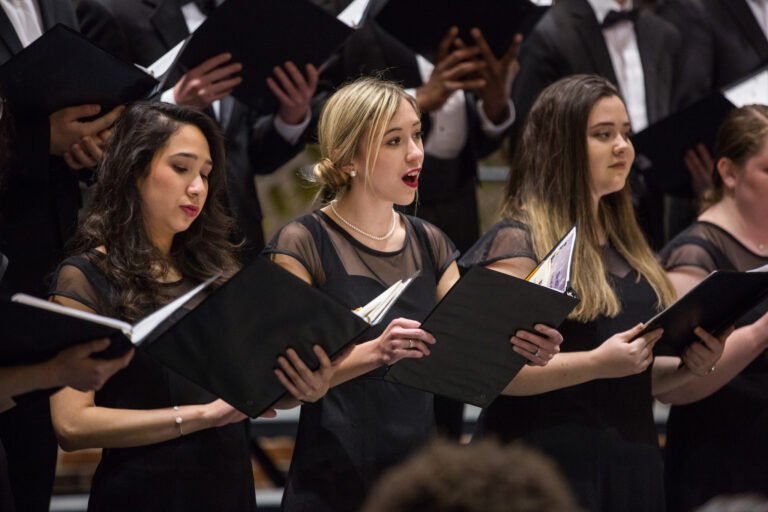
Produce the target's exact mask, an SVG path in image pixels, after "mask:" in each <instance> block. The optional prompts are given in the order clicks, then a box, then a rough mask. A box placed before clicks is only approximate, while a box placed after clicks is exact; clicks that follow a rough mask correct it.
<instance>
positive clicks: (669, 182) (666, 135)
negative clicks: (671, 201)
mask: <svg viewBox="0 0 768 512" xmlns="http://www.w3.org/2000/svg"><path fill="white" fill-rule="evenodd" d="M732 109H733V104H732V103H731V102H730V101H728V100H727V99H726V98H725V96H724V95H723V94H722V93H720V92H714V93H712V94H710V95H709V96H707V97H705V98H703V99H701V100H699V101H697V102H695V103H693V104H691V105H689V106H687V107H685V108H684V109H682V110H680V111H678V112H675V113H674V114H672V115H670V116H668V117H665V118H664V119H662V120H660V121H658V122H656V123H654V124H652V125H650V126H648V127H647V128H645V129H644V130H642V131H640V132H638V133H637V134H636V135H635V136H633V137H632V143H633V144H634V146H635V151H636V152H637V158H636V159H635V162H636V164H637V165H638V167H639V169H640V170H641V172H642V173H643V175H644V176H645V179H646V180H647V181H649V182H650V183H652V184H653V186H654V187H655V188H657V189H658V190H661V191H662V192H665V193H668V194H675V195H682V196H689V195H691V194H692V193H693V190H692V188H691V175H690V173H689V172H688V169H687V167H686V166H685V154H686V153H687V152H688V151H689V150H690V149H693V148H694V147H695V146H696V145H697V144H699V143H701V144H704V145H705V146H706V147H707V148H708V149H709V150H710V152H712V148H714V146H715V138H716V136H717V131H718V129H719V128H720V124H721V123H722V122H723V120H725V116H727V115H728V112H730V111H731V110H732ZM713 157H714V155H713Z"/></svg>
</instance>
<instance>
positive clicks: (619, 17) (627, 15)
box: [603, 9, 637, 28]
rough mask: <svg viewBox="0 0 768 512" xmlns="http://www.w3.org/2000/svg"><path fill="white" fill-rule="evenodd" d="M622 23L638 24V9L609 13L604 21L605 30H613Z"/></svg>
mask: <svg viewBox="0 0 768 512" xmlns="http://www.w3.org/2000/svg"><path fill="white" fill-rule="evenodd" d="M620 21H631V22H632V23H634V22H636V21H637V9H630V10H628V11H608V14H607V15H606V16H605V19H604V20H603V28H611V27H612V26H614V25H615V24H617V23H619V22H620Z"/></svg>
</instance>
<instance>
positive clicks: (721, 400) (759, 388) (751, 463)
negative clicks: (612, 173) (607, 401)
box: [660, 222, 768, 512]
mask: <svg viewBox="0 0 768 512" xmlns="http://www.w3.org/2000/svg"><path fill="white" fill-rule="evenodd" d="M660 257H661V260H662V264H663V265H664V267H665V268H666V269H667V270H674V269H675V268H679V267H698V268H701V269H703V270H705V271H707V272H712V271H714V270H739V271H744V270H749V269H752V268H756V267H759V266H762V265H765V264H766V263H768V257H765V256H759V255H757V254H755V253H753V252H752V251H750V250H749V249H747V248H746V247H744V245H743V244H741V242H739V241H738V240H736V238H734V237H733V236H732V235H731V234H730V233H728V232H727V231H725V230H723V229H722V228H721V227H719V226H717V225H715V224H711V223H709V222H694V223H693V224H692V225H691V226H690V227H689V228H688V229H686V230H685V231H683V232H682V233H680V234H679V235H677V236H676V237H675V238H674V239H673V240H671V241H670V242H669V244H667V246H666V247H665V248H664V250H663V251H662V252H661V254H660ZM766 312H768V301H765V302H763V303H762V304H761V305H759V306H758V307H757V308H755V309H754V310H753V311H751V312H750V313H748V314H747V315H746V316H745V317H744V318H742V319H741V320H739V321H738V322H737V326H745V325H749V324H751V323H753V322H754V321H756V320H757V319H758V318H760V316H762V315H764V314H766ZM767 433H768V354H767V353H766V352H763V353H762V354H761V355H760V356H759V357H757V358H756V359H755V360H754V361H752V363H750V364H749V365H748V366H747V367H746V368H744V369H743V370H742V371H741V373H740V374H739V375H737V376H736V377H734V378H733V379H732V380H731V381H730V382H729V383H728V384H726V385H725V386H723V387H722V388H721V389H720V390H718V391H717V392H716V393H713V394H712V395H710V396H708V397H707V398H704V399H703V400H700V401H698V402H695V403H692V404H688V405H680V406H674V407H672V410H671V411H670V414H669V420H668V421H667V446H666V450H665V457H666V465H665V475H666V484H667V503H668V507H669V510H670V511H671V512H676V511H686V512H687V511H688V510H691V509H693V508H696V507H698V506H700V505H702V504H703V503H705V502H707V501H708V500H709V499H710V498H712V497H714V496H717V495H721V494H740V493H760V494H764V495H768V438H766V435H767Z"/></svg>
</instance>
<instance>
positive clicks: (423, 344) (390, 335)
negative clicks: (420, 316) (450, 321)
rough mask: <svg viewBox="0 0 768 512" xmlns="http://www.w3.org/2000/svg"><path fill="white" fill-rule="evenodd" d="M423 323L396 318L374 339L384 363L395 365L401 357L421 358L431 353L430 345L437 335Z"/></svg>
mask: <svg viewBox="0 0 768 512" xmlns="http://www.w3.org/2000/svg"><path fill="white" fill-rule="evenodd" d="M420 325H421V324H420V323H419V322H417V321H415V320H409V319H407V318H395V319H394V320H392V321H391V322H390V323H389V325H388V326H387V328H386V329H385V330H384V332H383V333H382V334H381V336H379V337H378V338H376V339H375V340H374V342H375V343H376V350H377V352H378V354H379V358H380V360H381V364H382V365H393V364H395V363H396V362H398V361H399V360H401V359H406V358H414V359H419V358H421V357H424V356H428V355H429V354H430V351H429V345H434V344H435V342H436V340H435V337H434V336H432V335H431V334H429V333H428V332H427V331H425V330H423V329H419V326H420Z"/></svg>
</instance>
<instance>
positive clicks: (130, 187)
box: [71, 103, 238, 320]
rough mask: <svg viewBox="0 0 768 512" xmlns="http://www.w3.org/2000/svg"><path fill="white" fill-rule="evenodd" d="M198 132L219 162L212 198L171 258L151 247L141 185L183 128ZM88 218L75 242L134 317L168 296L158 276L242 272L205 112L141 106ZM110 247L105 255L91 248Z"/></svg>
mask: <svg viewBox="0 0 768 512" xmlns="http://www.w3.org/2000/svg"><path fill="white" fill-rule="evenodd" d="M184 125H192V126H195V127H197V128H198V129H199V130H200V131H201V132H202V133H203V135H204V136H205V138H206V140H207V141H208V146H209V148H210V152H211V158H212V160H213V168H212V170H211V173H210V176H209V181H208V197H207V200H206V202H205V205H204V206H203V208H202V210H201V212H200V215H199V217H198V218H197V219H196V220H195V221H194V222H193V223H192V225H191V226H190V227H189V229H187V230H186V231H184V232H181V233H178V234H176V236H175V237H174V240H173V244H172V246H171V253H170V255H169V256H168V257H166V256H165V255H163V254H162V253H161V252H160V250H159V249H157V248H156V247H155V246H154V245H153V244H152V242H151V240H150V238H149V235H148V234H147V231H146V229H145V226H144V220H143V217H142V209H141V200H140V196H139V190H138V186H137V183H138V181H139V180H140V179H141V178H145V177H146V176H148V175H149V171H150V164H151V163H152V160H153V158H154V157H155V155H156V154H157V152H158V151H160V150H162V149H163V148H164V147H165V146H166V145H167V144H168V141H169V140H170V138H171V136H173V135H174V134H175V133H176V132H177V131H178V130H179V129H180V128H181V127H182V126H184ZM97 177H98V181H97V185H96V191H95V194H94V199H93V203H92V204H91V206H90V208H89V210H88V213H87V215H86V219H85V221H84V222H83V224H82V226H81V227H80V229H79V230H78V232H77V234H76V236H75V238H74V240H73V242H72V245H71V252H72V253H74V254H86V255H87V256H86V257H88V258H89V259H90V260H91V261H92V263H94V264H95V265H96V266H97V267H98V268H99V269H100V270H101V271H102V272H103V273H104V274H105V276H106V277H107V279H108V280H109V281H110V284H111V285H112V286H113V287H114V288H113V291H114V296H113V297H110V300H111V301H112V302H113V304H111V305H112V306H113V308H114V309H113V310H114V311H115V312H116V314H119V315H120V316H121V317H123V318H126V319H129V320H136V319H137V318H139V317H141V316H142V315H144V314H146V313H147V311H148V310H149V309H152V308H154V307H156V306H157V305H158V304H160V303H162V302H163V301H164V299H165V297H164V296H163V287H162V286H161V284H160V282H159V279H160V278H161V276H163V275H165V274H166V273H167V272H168V270H169V269H170V268H171V267H175V268H176V269H177V270H178V271H179V272H180V273H181V274H182V275H183V276H184V277H186V278H191V279H193V280H196V281H201V280H204V279H207V278H209V277H211V276H213V275H215V274H216V273H218V272H222V273H223V274H224V276H223V277H222V280H224V279H226V278H228V277H230V276H231V275H232V274H233V273H234V272H235V271H236V270H237V267H238V265H237V260H236V255H235V246H233V245H232V243H231V242H230V238H229V236H230V231H231V229H232V220H231V218H230V217H229V216H228V214H227V210H226V208H225V207H224V203H223V194H225V193H226V192H225V191H226V171H225V156H224V145H223V142H222V138H221V134H220V132H219V128H218V127H217V125H216V124H215V123H214V122H213V121H212V120H211V119H210V118H209V117H208V116H207V115H205V114H203V113H202V112H200V111H197V110H194V109H191V108H185V107H179V106H176V105H170V104H166V103H135V104H133V105H131V106H129V107H128V108H127V109H126V110H125V112H123V114H122V115H121V116H120V119H119V120H118V121H117V123H116V124H115V128H114V134H113V135H112V138H111V139H110V142H109V144H108V145H107V148H106V151H105V154H104V159H103V161H102V162H101V165H100V166H99V168H98V170H97ZM99 246H104V247H106V249H107V251H106V254H101V253H97V252H96V251H93V249H95V248H97V247H99Z"/></svg>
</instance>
